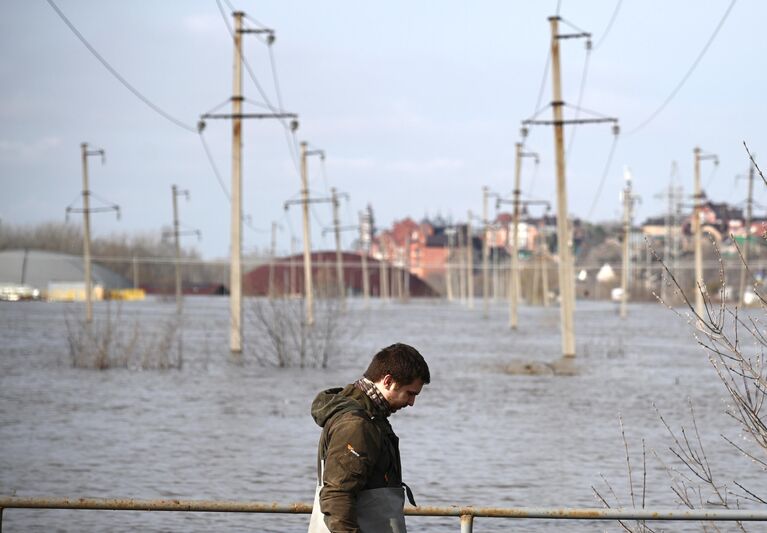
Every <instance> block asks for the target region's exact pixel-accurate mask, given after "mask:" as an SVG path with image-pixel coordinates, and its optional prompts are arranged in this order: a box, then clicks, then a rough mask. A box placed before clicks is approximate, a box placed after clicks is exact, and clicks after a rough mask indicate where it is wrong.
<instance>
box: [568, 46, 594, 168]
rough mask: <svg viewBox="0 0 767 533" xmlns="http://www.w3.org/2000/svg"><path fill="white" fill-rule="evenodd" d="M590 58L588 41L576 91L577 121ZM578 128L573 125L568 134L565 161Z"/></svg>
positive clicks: (576, 125)
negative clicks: (579, 83)
mask: <svg viewBox="0 0 767 533" xmlns="http://www.w3.org/2000/svg"><path fill="white" fill-rule="evenodd" d="M590 58H591V41H588V43H587V45H586V59H585V60H584V61H583V72H582V73H581V86H580V89H579V90H578V105H576V106H575V119H576V120H577V119H578V118H579V116H580V112H581V102H582V101H583V92H584V89H585V87H586V78H587V77H588V74H589V59H590ZM577 128H578V124H577V123H576V124H573V129H572V130H571V133H570V142H569V143H568V144H567V151H566V152H565V161H567V159H568V158H569V157H570V151H571V150H572V148H573V142H574V141H575V132H576V129H577Z"/></svg>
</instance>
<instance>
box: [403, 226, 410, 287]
mask: <svg viewBox="0 0 767 533" xmlns="http://www.w3.org/2000/svg"><path fill="white" fill-rule="evenodd" d="M404 259H405V264H404V268H403V272H402V277H403V280H404V285H405V287H404V291H403V296H402V300H403V301H405V302H407V301H409V300H410V232H408V234H407V235H406V236H405V258H404Z"/></svg>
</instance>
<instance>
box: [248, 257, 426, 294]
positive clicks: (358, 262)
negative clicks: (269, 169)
mask: <svg viewBox="0 0 767 533" xmlns="http://www.w3.org/2000/svg"><path fill="white" fill-rule="evenodd" d="M311 257H312V284H313V288H314V292H316V293H317V294H318V295H320V296H335V295H336V294H337V290H338V285H337V281H336V253H335V252H334V251H333V252H330V251H322V252H312V255H311ZM341 262H342V264H343V267H342V270H343V278H344V287H345V288H346V291H347V293H351V294H355V295H360V294H362V291H363V276H362V257H361V256H360V255H359V254H357V253H353V252H342V254H341ZM403 275H405V272H404V270H403V269H402V268H401V267H398V266H397V265H393V267H392V265H391V264H389V265H387V268H386V277H385V278H382V272H381V262H380V261H378V260H377V259H375V258H373V257H368V280H369V283H370V294H371V296H374V297H375V296H379V295H380V294H381V280H382V279H385V280H387V281H388V287H389V291H390V293H391V296H392V297H394V298H396V297H397V296H398V294H397V288H398V287H399V283H398V276H400V278H399V279H400V280H402V279H403V278H402V277H401V276H403ZM407 275H408V276H409V279H408V284H409V286H410V296H412V297H434V296H438V294H437V292H436V291H434V289H433V288H432V287H430V286H429V284H427V283H426V282H425V281H424V280H422V279H421V278H419V277H418V276H416V275H415V274H413V273H412V272H410V273H408V274H407ZM270 277H271V280H272V281H271V284H272V294H274V295H275V296H299V295H301V294H303V292H304V256H303V255H293V256H287V257H279V258H276V259H275V261H274V263H273V265H272V266H271V267H270V265H269V264H268V263H265V264H263V265H260V266H258V267H256V268H254V269H253V270H251V271H250V272H248V273H247V274H245V278H244V280H243V293H244V294H246V295H250V296H266V295H268V294H269V279H270Z"/></svg>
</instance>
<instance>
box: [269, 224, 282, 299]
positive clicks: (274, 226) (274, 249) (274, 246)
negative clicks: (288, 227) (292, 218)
mask: <svg viewBox="0 0 767 533" xmlns="http://www.w3.org/2000/svg"><path fill="white" fill-rule="evenodd" d="M281 228H282V226H280V224H279V223H277V222H274V221H272V242H271V248H270V249H269V256H270V259H269V289H268V294H269V298H270V299H271V298H274V296H275V294H274V266H275V265H274V262H275V259H276V258H277V229H281ZM284 292H285V288H284V286H283V293H284Z"/></svg>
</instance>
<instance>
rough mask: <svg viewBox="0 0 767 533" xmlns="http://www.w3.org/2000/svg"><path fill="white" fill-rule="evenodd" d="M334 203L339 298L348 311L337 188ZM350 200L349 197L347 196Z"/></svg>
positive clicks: (342, 306) (332, 195)
mask: <svg viewBox="0 0 767 533" xmlns="http://www.w3.org/2000/svg"><path fill="white" fill-rule="evenodd" d="M330 193H331V197H332V202H333V229H334V234H335V237H336V283H337V284H338V298H340V300H341V309H342V310H344V311H345V310H346V286H345V285H344V265H343V262H342V257H343V256H342V255H341V222H340V219H339V217H338V206H339V201H338V198H339V196H344V195H345V193H342V194H341V195H339V194H338V191H336V188H335V187H332V188H331V189H330ZM345 196H347V198H348V195H345Z"/></svg>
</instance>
